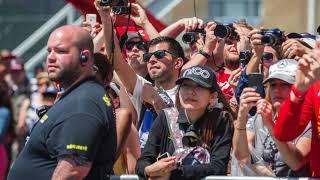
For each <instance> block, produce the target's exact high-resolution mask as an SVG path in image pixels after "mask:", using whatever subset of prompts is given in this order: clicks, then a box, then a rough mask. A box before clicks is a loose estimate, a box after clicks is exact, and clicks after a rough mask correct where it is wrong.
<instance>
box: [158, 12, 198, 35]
mask: <svg viewBox="0 0 320 180" xmlns="http://www.w3.org/2000/svg"><path fill="white" fill-rule="evenodd" d="M196 28H198V29H202V28H204V23H203V20H201V19H199V18H196V17H192V18H183V19H180V20H178V21H176V22H175V23H173V24H171V25H170V26H168V27H166V28H165V29H164V30H162V31H161V32H160V35H161V36H167V37H171V38H176V37H177V36H179V34H180V33H181V32H183V31H186V32H190V31H193V30H195V29H196Z"/></svg>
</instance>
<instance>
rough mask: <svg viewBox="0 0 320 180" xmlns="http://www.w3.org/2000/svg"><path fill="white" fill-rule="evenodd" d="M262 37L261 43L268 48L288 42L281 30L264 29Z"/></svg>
mask: <svg viewBox="0 0 320 180" xmlns="http://www.w3.org/2000/svg"><path fill="white" fill-rule="evenodd" d="M261 35H262V38H261V42H262V43H263V44H265V45H267V46H277V45H281V44H282V43H283V42H284V41H285V40H286V37H285V35H284V32H283V31H281V30H280V29H279V28H272V29H262V30H261Z"/></svg>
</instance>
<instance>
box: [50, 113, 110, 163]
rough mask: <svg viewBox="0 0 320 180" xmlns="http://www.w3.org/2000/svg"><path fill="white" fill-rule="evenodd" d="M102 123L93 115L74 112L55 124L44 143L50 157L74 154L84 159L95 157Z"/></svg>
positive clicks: (88, 159)
mask: <svg viewBox="0 0 320 180" xmlns="http://www.w3.org/2000/svg"><path fill="white" fill-rule="evenodd" d="M103 127H104V125H103V124H102V123H101V121H99V119H97V118H96V117H95V116H92V115H88V114H76V115H72V116H71V117H69V118H67V119H65V120H64V121H62V122H61V123H60V124H58V125H56V126H55V127H54V128H53V130H52V131H51V133H50V134H49V138H48V139H47V141H46V143H47V146H48V147H49V153H50V156H51V157H55V158H61V157H63V156H65V155H75V156H78V157H81V158H83V159H84V160H86V161H92V160H93V159H94V158H95V155H96V152H97V148H98V145H99V144H100V143H101V138H102V137H103V136H102V134H101V133H102V132H103V131H102V130H103Z"/></svg>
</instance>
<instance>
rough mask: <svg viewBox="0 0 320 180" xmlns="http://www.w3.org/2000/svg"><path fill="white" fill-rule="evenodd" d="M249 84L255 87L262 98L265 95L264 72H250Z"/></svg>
mask: <svg viewBox="0 0 320 180" xmlns="http://www.w3.org/2000/svg"><path fill="white" fill-rule="evenodd" d="M248 86H249V87H252V88H254V89H255V90H256V92H257V93H259V94H260V96H261V97H262V98H264V97H265V92H264V86H263V74H261V73H252V74H248Z"/></svg>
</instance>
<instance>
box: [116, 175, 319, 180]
mask: <svg viewBox="0 0 320 180" xmlns="http://www.w3.org/2000/svg"><path fill="white" fill-rule="evenodd" d="M317 179H318V180H319V178H307V177H292V178H290V177H289V178H282V177H257V176H207V177H205V178H204V179H203V180H317ZM110 180H139V177H138V176H137V175H121V176H111V177H110Z"/></svg>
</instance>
